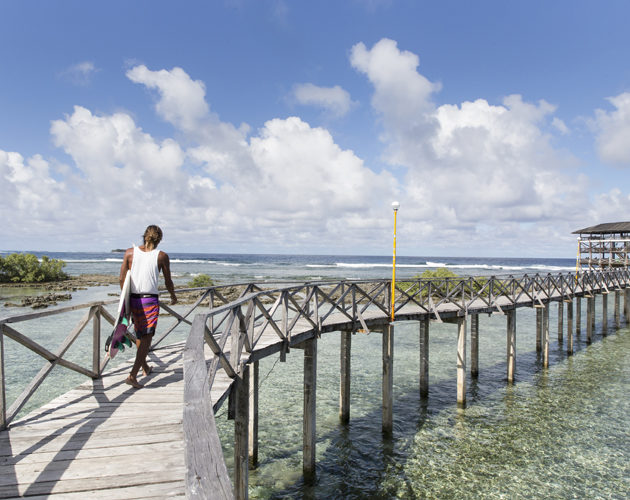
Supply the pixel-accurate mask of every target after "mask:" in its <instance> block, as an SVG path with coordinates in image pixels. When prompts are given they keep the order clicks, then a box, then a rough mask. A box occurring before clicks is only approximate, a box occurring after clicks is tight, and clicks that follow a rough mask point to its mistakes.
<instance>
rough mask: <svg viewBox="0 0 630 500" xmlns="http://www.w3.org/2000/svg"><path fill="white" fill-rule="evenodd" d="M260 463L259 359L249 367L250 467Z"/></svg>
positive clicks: (252, 467)
mask: <svg viewBox="0 0 630 500" xmlns="http://www.w3.org/2000/svg"><path fill="white" fill-rule="evenodd" d="M257 465H258V361H254V363H252V365H251V367H250V369H249V467H250V469H254V468H256V466H257Z"/></svg>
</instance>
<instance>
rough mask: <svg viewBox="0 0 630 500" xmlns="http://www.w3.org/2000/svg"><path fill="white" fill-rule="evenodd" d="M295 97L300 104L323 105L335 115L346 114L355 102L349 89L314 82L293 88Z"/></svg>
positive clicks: (328, 111) (322, 106)
mask: <svg viewBox="0 0 630 500" xmlns="http://www.w3.org/2000/svg"><path fill="white" fill-rule="evenodd" d="M293 97H294V98H295V100H296V101H297V102H298V103H299V104H303V105H307V106H318V107H321V108H323V109H324V110H326V112H327V113H329V114H330V115H332V116H335V117H341V116H344V115H346V114H347V113H348V111H350V108H351V106H352V105H353V104H354V103H353V102H352V99H351V98H350V94H349V93H348V91H346V90H344V89H343V88H341V87H340V86H339V85H335V86H334V87H319V86H317V85H314V84H312V83H300V84H297V85H295V87H294V88H293Z"/></svg>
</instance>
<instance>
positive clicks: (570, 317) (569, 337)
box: [567, 300, 573, 354]
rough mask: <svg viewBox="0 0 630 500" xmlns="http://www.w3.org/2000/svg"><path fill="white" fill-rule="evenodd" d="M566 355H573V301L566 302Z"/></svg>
mask: <svg viewBox="0 0 630 500" xmlns="http://www.w3.org/2000/svg"><path fill="white" fill-rule="evenodd" d="M567 354H573V300H567Z"/></svg>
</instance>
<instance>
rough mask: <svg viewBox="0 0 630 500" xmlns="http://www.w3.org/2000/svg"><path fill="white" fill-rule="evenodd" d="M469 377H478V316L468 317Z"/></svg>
mask: <svg viewBox="0 0 630 500" xmlns="http://www.w3.org/2000/svg"><path fill="white" fill-rule="evenodd" d="M470 375H471V377H474V378H476V377H478V376H479V315H478V314H471V315H470Z"/></svg>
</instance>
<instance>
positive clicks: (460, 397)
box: [457, 316, 466, 406]
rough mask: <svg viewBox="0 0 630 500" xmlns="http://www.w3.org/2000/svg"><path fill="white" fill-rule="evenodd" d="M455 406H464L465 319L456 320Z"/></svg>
mask: <svg viewBox="0 0 630 500" xmlns="http://www.w3.org/2000/svg"><path fill="white" fill-rule="evenodd" d="M457 405H458V406H465V405H466V317H465V316H464V317H462V318H457Z"/></svg>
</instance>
